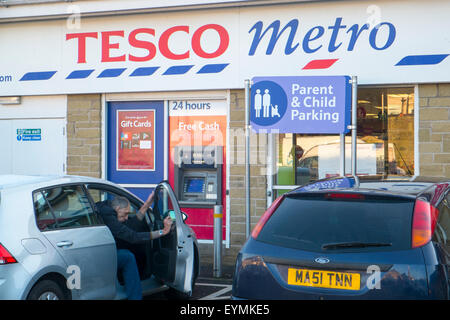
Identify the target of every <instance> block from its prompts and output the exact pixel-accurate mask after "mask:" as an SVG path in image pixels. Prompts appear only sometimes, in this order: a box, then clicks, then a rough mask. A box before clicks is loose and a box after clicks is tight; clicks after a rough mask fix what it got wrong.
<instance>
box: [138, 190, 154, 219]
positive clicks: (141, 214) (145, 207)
mask: <svg viewBox="0 0 450 320" xmlns="http://www.w3.org/2000/svg"><path fill="white" fill-rule="evenodd" d="M154 197H155V190H153V191H152V193H150V195H149V196H148V198H147V200H145V202H144V204H143V205H142V207H141V208H140V209H139V211H138V213H137V215H136V216H137V217H138V219H139V220H140V221H142V220H143V219H144V217H145V213H146V212H147V210H148V208H150V206H151V205H152V203H153V198H154Z"/></svg>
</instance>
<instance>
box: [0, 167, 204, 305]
mask: <svg viewBox="0 0 450 320" xmlns="http://www.w3.org/2000/svg"><path fill="white" fill-rule="evenodd" d="M117 195H120V196H124V197H126V198H128V199H129V201H130V207H131V210H130V214H129V219H128V221H127V222H126V223H127V224H128V226H129V227H130V228H133V229H134V230H136V231H151V230H157V229H162V226H163V224H162V221H163V219H164V218H165V217H166V216H167V215H170V216H171V217H172V219H175V222H174V224H173V226H172V232H170V233H169V234H168V235H167V236H165V237H162V238H159V239H157V240H154V241H148V242H147V243H145V244H139V245H133V246H130V248H129V250H131V251H132V252H133V253H134V254H135V257H136V261H137V264H138V268H139V273H140V276H141V283H142V289H143V294H144V295H148V294H152V293H155V292H158V291H162V290H167V292H168V293H170V294H171V295H173V296H176V297H177V298H180V297H181V298H183V297H189V296H190V295H191V293H192V289H193V286H194V284H195V280H196V278H197V275H198V273H199V253H198V245H197V239H196V237H195V234H194V232H193V231H192V229H191V228H190V227H189V226H188V225H187V224H186V223H185V220H186V218H187V216H186V215H185V214H184V213H182V212H181V210H180V207H179V205H178V201H177V199H176V197H175V195H174V193H173V191H172V188H171V187H170V185H169V184H168V183H167V182H162V183H160V184H159V185H158V186H157V187H156V190H155V201H154V207H153V210H150V209H149V210H148V212H147V214H146V217H145V220H144V221H143V222H142V221H139V220H138V219H134V218H133V216H134V214H135V213H136V212H137V211H138V210H139V208H140V207H141V205H142V203H143V202H142V200H140V199H139V198H137V197H136V196H134V195H133V194H131V193H130V192H128V191H127V190H126V189H124V188H122V187H120V186H118V185H116V184H114V183H111V182H109V181H106V180H101V179H95V178H88V177H76V176H60V177H55V176H46V177H44V176H18V175H0V299H8V300H13V299H14V300H16V299H42V300H48V299H52V300H53V299H54V300H56V299H124V298H125V297H126V295H125V288H124V287H123V281H122V279H121V278H120V274H119V275H118V274H117V250H116V245H115V241H114V238H113V236H112V234H111V232H110V230H109V229H108V227H106V226H105V225H104V224H103V223H102V221H101V217H100V216H99V214H98V213H97V211H96V205H95V204H96V203H97V202H100V201H104V200H108V199H112V198H114V197H115V196H117Z"/></svg>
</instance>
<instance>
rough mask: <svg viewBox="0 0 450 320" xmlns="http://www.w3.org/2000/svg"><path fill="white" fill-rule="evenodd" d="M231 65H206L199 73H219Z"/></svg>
mask: <svg viewBox="0 0 450 320" xmlns="http://www.w3.org/2000/svg"><path fill="white" fill-rule="evenodd" d="M228 65H229V63H221V64H207V65H204V66H203V67H202V68H201V69H200V70H199V71H198V72H197V73H219V72H221V71H223V69H225V68H226V67H227V66H228Z"/></svg>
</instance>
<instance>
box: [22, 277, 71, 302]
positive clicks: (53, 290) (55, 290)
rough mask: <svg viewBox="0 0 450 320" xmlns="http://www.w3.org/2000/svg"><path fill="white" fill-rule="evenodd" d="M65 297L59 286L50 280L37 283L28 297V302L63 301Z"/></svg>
mask: <svg viewBox="0 0 450 320" xmlns="http://www.w3.org/2000/svg"><path fill="white" fill-rule="evenodd" d="M65 299H66V295H65V294H64V292H63V290H62V289H61V288H60V286H59V285H58V284H57V283H56V282H54V281H52V280H42V281H40V282H38V283H37V284H36V285H35V286H34V287H33V289H31V291H30V294H29V295H28V300H65Z"/></svg>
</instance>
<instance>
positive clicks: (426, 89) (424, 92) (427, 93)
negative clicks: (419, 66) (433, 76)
mask: <svg viewBox="0 0 450 320" xmlns="http://www.w3.org/2000/svg"><path fill="white" fill-rule="evenodd" d="M437 94H438V89H437V85H436V84H422V85H420V86H419V96H420V97H421V98H426V97H436V96H437Z"/></svg>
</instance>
